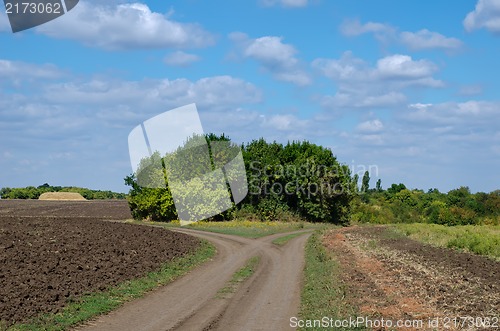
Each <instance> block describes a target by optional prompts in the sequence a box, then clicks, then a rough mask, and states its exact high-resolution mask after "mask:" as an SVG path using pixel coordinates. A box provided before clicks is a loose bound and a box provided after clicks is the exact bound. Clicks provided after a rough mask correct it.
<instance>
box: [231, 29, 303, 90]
mask: <svg viewBox="0 0 500 331" xmlns="http://www.w3.org/2000/svg"><path fill="white" fill-rule="evenodd" d="M230 38H231V39H232V40H233V41H235V42H236V43H237V45H238V47H239V48H240V51H241V54H242V55H243V56H244V57H246V58H251V59H254V60H256V61H257V62H258V63H259V64H260V65H261V66H262V68H263V69H264V70H265V71H267V72H269V73H271V75H272V76H273V77H274V78H275V79H277V80H281V81H285V82H289V83H293V84H295V85H299V86H305V85H309V84H311V78H310V77H309V75H308V74H307V72H306V71H305V70H304V69H303V68H302V65H301V64H300V61H299V60H298V59H297V57H296V54H297V50H296V49H295V47H293V46H292V45H290V44H285V43H283V41H282V40H283V38H282V37H275V36H265V37H260V38H257V39H250V38H248V36H246V35H244V34H241V33H233V34H231V36H230Z"/></svg>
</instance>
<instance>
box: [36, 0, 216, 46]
mask: <svg viewBox="0 0 500 331" xmlns="http://www.w3.org/2000/svg"><path fill="white" fill-rule="evenodd" d="M36 31H37V32H39V33H42V34H45V35H48V36H50V37H53V38H60V39H71V40H77V41H79V42H82V43H83V44H85V45H87V46H92V47H99V48H103V49H106V50H123V49H154V48H197V47H206V46H209V45H212V44H214V42H215V40H214V36H212V35H211V34H210V33H209V32H207V31H205V30H204V29H203V28H201V27H200V26H199V25H197V24H191V23H180V22H175V21H173V20H171V19H169V17H167V16H166V15H163V14H160V13H155V12H152V11H151V10H150V9H149V7H148V6H147V5H145V4H141V3H126V4H118V5H103V4H96V3H89V2H86V1H80V3H79V4H78V6H76V7H75V8H74V9H73V10H71V11H70V12H69V13H67V14H66V15H64V16H62V17H60V18H58V19H57V20H53V21H51V22H48V23H46V24H43V25H41V26H39V27H37V28H36Z"/></svg>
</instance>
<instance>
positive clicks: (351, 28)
mask: <svg viewBox="0 0 500 331" xmlns="http://www.w3.org/2000/svg"><path fill="white" fill-rule="evenodd" d="M395 31H396V29H395V28H394V27H392V26H391V25H389V24H384V23H377V22H367V23H364V24H361V22H360V21H359V20H358V19H355V20H346V21H344V22H343V23H342V24H341V26H340V32H342V34H343V35H344V36H348V37H354V36H359V35H362V34H365V33H374V34H375V35H376V36H378V38H383V37H387V36H389V35H391V34H393V33H394V32H395Z"/></svg>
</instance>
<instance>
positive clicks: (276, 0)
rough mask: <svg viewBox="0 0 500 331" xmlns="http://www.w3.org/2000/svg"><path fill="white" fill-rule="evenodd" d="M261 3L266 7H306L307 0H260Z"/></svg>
mask: <svg viewBox="0 0 500 331" xmlns="http://www.w3.org/2000/svg"><path fill="white" fill-rule="evenodd" d="M260 2H261V4H263V5H264V6H267V7H271V6H276V5H281V6H282V7H286V8H300V7H306V6H307V4H308V0H261V1H260Z"/></svg>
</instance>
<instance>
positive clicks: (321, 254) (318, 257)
mask: <svg viewBox="0 0 500 331" xmlns="http://www.w3.org/2000/svg"><path fill="white" fill-rule="evenodd" d="M322 233H323V231H317V232H315V233H314V234H313V235H311V237H309V239H308V241H307V244H306V250H305V261H306V265H305V269H304V286H303V288H302V295H301V304H300V313H299V316H300V319H302V320H309V321H314V320H319V321H321V319H322V318H323V317H325V316H327V317H329V318H333V319H334V320H344V319H349V317H352V318H356V313H357V311H356V308H354V307H352V306H350V305H349V304H348V303H347V302H346V300H345V296H346V290H345V286H344V285H343V283H342V280H341V277H340V274H341V270H340V266H339V263H338V262H337V261H336V260H335V259H334V258H333V257H332V255H331V254H330V253H328V252H327V251H326V249H325V247H324V246H323V244H322V243H321V237H322ZM300 329H302V330H306V329H307V330H324V328H321V327H314V326H313V327H307V328H300ZM342 330H360V329H348V328H346V329H342Z"/></svg>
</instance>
